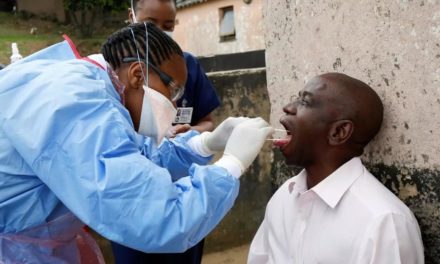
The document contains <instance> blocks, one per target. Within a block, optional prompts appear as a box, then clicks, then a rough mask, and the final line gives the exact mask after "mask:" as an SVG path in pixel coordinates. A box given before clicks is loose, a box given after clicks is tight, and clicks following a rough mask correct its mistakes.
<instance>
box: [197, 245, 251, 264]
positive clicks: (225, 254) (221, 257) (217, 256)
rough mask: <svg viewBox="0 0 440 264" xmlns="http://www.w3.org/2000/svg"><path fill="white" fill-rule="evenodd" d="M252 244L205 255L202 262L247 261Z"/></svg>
mask: <svg viewBox="0 0 440 264" xmlns="http://www.w3.org/2000/svg"><path fill="white" fill-rule="evenodd" d="M249 246H250V245H244V246H240V247H236V248H232V249H229V250H226V251H222V252H215V253H210V254H206V255H204V256H203V259H202V264H243V263H246V260H247V255H248V252H249Z"/></svg>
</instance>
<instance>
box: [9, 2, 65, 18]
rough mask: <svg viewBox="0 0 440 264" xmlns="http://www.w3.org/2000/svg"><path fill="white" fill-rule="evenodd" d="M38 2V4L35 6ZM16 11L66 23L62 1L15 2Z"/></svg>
mask: <svg viewBox="0 0 440 264" xmlns="http://www.w3.org/2000/svg"><path fill="white" fill-rule="evenodd" d="M37 2H38V4H36V3H37ZM17 8H18V11H25V12H28V13H32V14H36V15H38V16H43V17H44V16H46V17H54V18H56V19H57V20H58V21H61V22H65V21H66V12H65V11H64V6H63V1H62V0H38V1H35V0H17Z"/></svg>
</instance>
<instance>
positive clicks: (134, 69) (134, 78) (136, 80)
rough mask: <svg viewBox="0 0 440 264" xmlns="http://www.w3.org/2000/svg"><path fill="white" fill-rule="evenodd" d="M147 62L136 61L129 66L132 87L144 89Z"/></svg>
mask: <svg viewBox="0 0 440 264" xmlns="http://www.w3.org/2000/svg"><path fill="white" fill-rule="evenodd" d="M146 72H147V71H146V68H145V64H144V63H143V62H141V63H139V62H134V63H132V64H131V65H130V68H128V82H129V84H130V87H132V88H134V89H142V86H143V85H144V78H145V77H144V73H146Z"/></svg>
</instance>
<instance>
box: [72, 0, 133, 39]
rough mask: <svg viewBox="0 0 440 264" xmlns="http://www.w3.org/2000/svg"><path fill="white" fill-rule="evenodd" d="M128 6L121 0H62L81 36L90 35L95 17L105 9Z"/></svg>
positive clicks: (111, 9)
mask: <svg viewBox="0 0 440 264" xmlns="http://www.w3.org/2000/svg"><path fill="white" fill-rule="evenodd" d="M127 7H128V3H127V1H121V0H64V8H65V9H66V10H67V11H68V13H69V17H70V19H71V21H72V23H73V25H74V26H76V27H77V28H78V30H79V33H80V34H81V36H82V37H90V36H91V35H92V34H93V31H94V29H95V22H96V17H98V14H99V13H101V14H102V13H103V12H104V10H105V11H118V10H122V9H124V8H127Z"/></svg>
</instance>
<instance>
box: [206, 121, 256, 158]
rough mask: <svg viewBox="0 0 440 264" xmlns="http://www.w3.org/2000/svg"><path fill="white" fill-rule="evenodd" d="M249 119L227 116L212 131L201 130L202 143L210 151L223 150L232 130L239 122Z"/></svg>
mask: <svg viewBox="0 0 440 264" xmlns="http://www.w3.org/2000/svg"><path fill="white" fill-rule="evenodd" d="M246 120H250V118H248V117H228V118H227V119H226V120H225V121H223V122H222V123H221V124H220V125H219V126H218V127H217V128H216V129H214V131H212V132H203V133H202V134H201V135H200V136H201V137H202V144H203V145H204V146H205V147H206V148H207V149H208V150H209V151H211V152H217V151H223V150H224V149H225V146H226V142H227V141H228V139H229V136H230V135H231V133H232V130H233V129H234V128H235V127H236V126H237V125H239V124H241V123H243V122H245V121H246Z"/></svg>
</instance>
